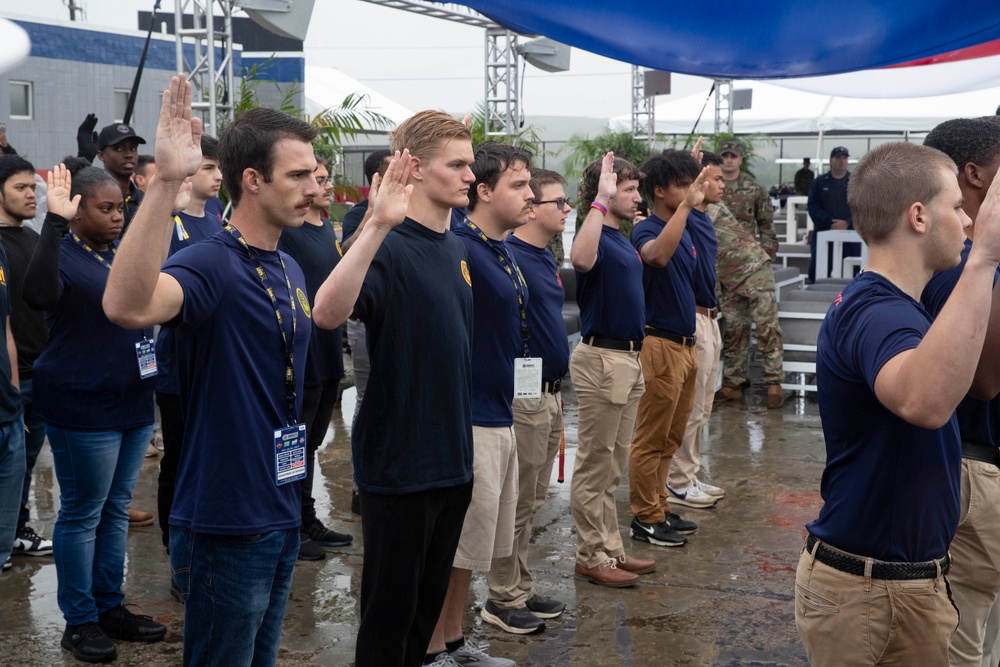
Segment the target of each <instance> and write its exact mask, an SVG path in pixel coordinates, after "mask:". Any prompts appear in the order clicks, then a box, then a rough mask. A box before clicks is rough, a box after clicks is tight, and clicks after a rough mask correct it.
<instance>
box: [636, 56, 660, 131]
mask: <svg viewBox="0 0 1000 667" xmlns="http://www.w3.org/2000/svg"><path fill="white" fill-rule="evenodd" d="M645 88H646V86H645V75H644V73H643V69H642V68H641V67H639V66H638V65H632V137H633V138H635V139H636V140H637V141H645V142H646V144H647V145H649V146H652V145H653V141H654V140H655V139H656V98H655V97H653V96H652V95H650V96H648V97H647V96H646V90H645Z"/></svg>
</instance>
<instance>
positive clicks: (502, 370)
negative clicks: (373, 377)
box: [366, 222, 529, 427]
mask: <svg viewBox="0 0 1000 667" xmlns="http://www.w3.org/2000/svg"><path fill="white" fill-rule="evenodd" d="M452 231H453V232H455V235H456V236H458V238H459V239H460V240H461V241H462V243H463V244H464V245H465V250H466V252H467V253H468V255H469V273H470V274H471V276H472V303H473V315H474V316H473V326H472V332H473V333H472V423H473V424H474V425H475V426H487V427H498V426H511V425H512V424H513V423H514V409H513V407H512V405H511V402H512V401H513V400H514V359H517V358H519V357H524V356H525V350H524V339H523V337H522V335H521V308H520V306H518V291H517V288H515V286H514V281H515V280H517V281H518V284H519V286H520V289H521V294H522V298H523V300H524V307H525V309H527V305H528V303H529V299H528V286H527V284H523V283H521V280H520V269H518V268H517V262H516V260H515V259H514V256H513V255H512V254H511V252H510V250H509V249H508V248H507V244H506V243H504V242H503V241H494V240H492V239H486V240H485V241H484V240H483V239H482V238H480V236H479V232H476V231H473V230H472V229H469V227H468V226H467V225H466V224H465V223H464V222H463V223H459V224H458V225H455V226H453V227H452ZM501 257H502V258H503V263H501V260H500V258H501ZM507 269H510V270H511V271H512V272H513V273H507ZM366 398H367V396H366Z"/></svg>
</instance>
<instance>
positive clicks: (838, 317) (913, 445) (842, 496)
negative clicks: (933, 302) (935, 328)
mask: <svg viewBox="0 0 1000 667" xmlns="http://www.w3.org/2000/svg"><path fill="white" fill-rule="evenodd" d="M930 326H931V316H930V314H929V313H928V312H927V310H926V309H925V308H924V307H923V306H922V305H921V304H920V303H919V302H917V301H914V300H913V299H912V298H911V297H909V296H908V295H906V294H905V293H904V292H902V291H901V290H899V289H898V288H897V287H896V286H895V285H893V284H892V283H891V282H889V281H888V280H886V279H885V278H883V277H882V276H879V275H878V274H875V273H873V272H866V273H862V274H861V275H859V276H858V277H857V278H855V279H854V280H853V281H851V282H850V283H849V284H848V285H847V287H845V288H844V291H843V292H842V293H841V295H840V296H838V297H837V299H836V300H835V301H834V302H833V305H832V306H831V307H830V310H829V311H828V312H827V315H826V319H824V320H823V325H822V327H821V328H820V334H819V341H818V347H819V350H818V352H817V354H816V382H817V386H818V392H817V395H818V397H819V411H820V417H821V419H822V421H823V435H824V437H825V439H826V469H825V470H824V471H823V481H822V485H821V487H820V491H821V493H822V496H823V500H824V501H826V504H825V505H824V506H823V509H821V510H820V513H819V518H818V519H816V521H814V522H812V523H811V524H809V525H808V526H807V527H808V529H809V532H810V533H812V534H813V535H815V536H816V537H818V538H820V539H821V540H823V541H825V542H828V543H830V544H831V545H833V546H834V547H836V548H838V549H842V550H844V551H847V552H849V553H852V554H856V555H858V556H863V557H870V558H876V559H879V560H884V561H894V562H920V561H929V560H932V559H937V558H942V557H943V556H944V555H945V554H946V553H947V551H948V545H949V543H950V542H951V538H952V537H953V536H954V535H955V530H956V528H957V527H958V516H959V478H960V475H961V464H962V448H961V443H960V440H959V435H958V423H957V420H956V418H955V416H954V415H952V418H951V419H950V420H949V422H948V423H947V424H946V425H945V426H943V427H942V428H939V429H933V430H931V429H924V428H920V427H918V426H913V425H912V424H909V423H907V422H906V421H904V420H903V419H901V418H900V417H897V416H896V415H895V414H893V413H892V412H891V411H889V410H888V409H887V408H886V407H884V406H883V405H882V404H881V403H880V402H879V401H878V398H876V396H875V378H876V377H877V376H878V373H879V371H880V370H881V369H882V366H883V365H884V364H885V363H886V362H887V361H889V360H890V359H892V358H893V357H894V356H896V355H897V354H899V353H901V352H904V351H906V350H911V349H914V348H916V347H917V345H919V344H920V341H921V339H922V338H923V337H924V335H925V334H926V333H927V330H928V329H930Z"/></svg>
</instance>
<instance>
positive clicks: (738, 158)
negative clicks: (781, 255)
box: [719, 140, 778, 262]
mask: <svg viewBox="0 0 1000 667" xmlns="http://www.w3.org/2000/svg"><path fill="white" fill-rule="evenodd" d="M719 154H720V155H721V156H722V178H723V179H724V180H725V182H726V189H725V190H724V191H723V193H722V201H723V203H725V205H726V207H727V208H728V209H729V210H730V212H732V214H733V216H734V217H735V218H736V219H737V220H738V221H739V222H740V224H741V225H743V227H744V229H746V231H747V233H748V234H749V235H750V238H757V237H758V235H759V236H760V247H761V248H763V249H764V252H765V253H767V255H768V257H770V258H771V261H772V262H773V261H774V260H775V258H776V257H777V256H778V236H777V234H775V233H774V209H773V208H771V200H770V199H769V198H768V196H767V191H766V190H764V187H763V186H762V185H761V184H760V183H758V182H757V181H756V180H754V178H753V176H750V175H749V174H743V173H740V166H741V165H742V164H743V144H741V143H740V142H739V141H735V140H734V141H723V142H722V143H721V144H720V145H719Z"/></svg>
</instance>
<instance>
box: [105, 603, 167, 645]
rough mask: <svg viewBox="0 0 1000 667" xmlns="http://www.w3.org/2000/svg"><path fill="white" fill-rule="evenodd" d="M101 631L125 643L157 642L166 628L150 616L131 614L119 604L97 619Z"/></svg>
mask: <svg viewBox="0 0 1000 667" xmlns="http://www.w3.org/2000/svg"><path fill="white" fill-rule="evenodd" d="M98 623H100V626H101V629H102V630H104V632H106V633H107V635H108V637H111V638H112V639H123V640H125V641H127V642H158V641H160V640H161V639H163V635H165V634H167V627H166V626H165V625H163V624H162V623H157V622H156V621H154V620H153V619H152V617H150V616H141V615H139V614H133V613H132V612H131V611H129V610H128V608H127V607H126V606H125V605H123V604H120V605H118V606H117V607H114V608H112V609H108V610H107V611H106V612H104V613H103V614H101V615H100V616H99V617H98Z"/></svg>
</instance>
